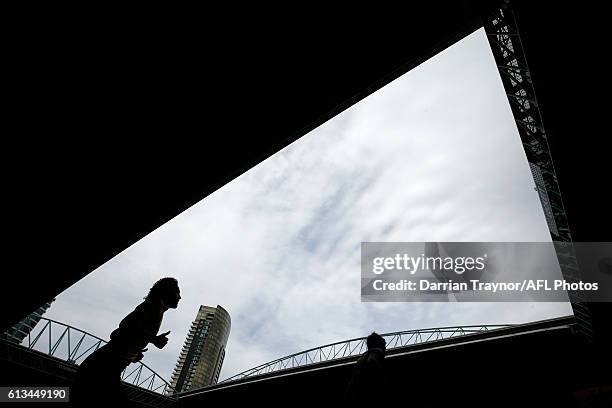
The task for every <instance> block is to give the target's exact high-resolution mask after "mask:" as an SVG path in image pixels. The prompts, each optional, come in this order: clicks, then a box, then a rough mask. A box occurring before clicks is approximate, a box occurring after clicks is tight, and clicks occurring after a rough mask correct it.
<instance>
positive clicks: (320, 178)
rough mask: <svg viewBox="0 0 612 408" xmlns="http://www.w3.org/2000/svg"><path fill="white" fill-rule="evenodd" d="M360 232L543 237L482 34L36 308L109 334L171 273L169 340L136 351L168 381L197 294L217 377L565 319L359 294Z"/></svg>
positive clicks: (503, 306)
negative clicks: (391, 339) (219, 319)
mask: <svg viewBox="0 0 612 408" xmlns="http://www.w3.org/2000/svg"><path fill="white" fill-rule="evenodd" d="M237 120H239V118H237ZM270 120H274V118H273V117H271V118H270ZM203 131H204V130H203ZM234 136H235V137H237V138H238V140H239V138H240V137H253V135H234ZM168 137H172V135H168ZM206 154H207V152H203V156H202V160H208V159H209V157H207V156H206ZM211 154H212V153H211ZM362 241H550V235H549V233H548V229H547V226H546V221H545V219H544V214H543V211H542V208H541V205H540V203H539V199H538V194H537V192H536V191H535V190H534V182H533V179H532V177H531V174H530V171H529V167H528V165H527V160H526V157H525V154H524V152H523V149H522V147H521V143H520V138H519V135H518V132H517V129H516V125H515V124H514V120H513V117H512V113H511V111H510V107H509V104H508V101H507V99H506V97H505V95H504V89H503V86H502V84H501V81H500V79H499V74H498V72H497V69H496V67H495V62H494V60H493V56H492V54H491V51H490V49H489V46H488V43H487V40H486V36H485V33H484V30H482V29H481V30H478V31H476V32H475V33H473V34H472V35H470V36H468V37H466V38H465V39H463V40H462V41H460V42H458V43H457V44H455V45H453V46H452V47H450V48H448V49H447V50H445V51H444V52H442V53H440V54H438V55H437V56H435V57H433V58H432V59H430V60H428V61H427V62H425V63H424V64H422V65H420V66H419V67H417V68H415V69H413V70H412V71H410V72H409V73H407V74H405V75H404V76H402V77H400V78H399V79H397V80H395V81H393V82H392V83H390V84H389V85H387V86H385V87H384V88H382V89H381V90H379V91H378V92H376V93H375V94H373V95H370V96H369V97H367V98H365V99H364V100H362V101H361V102H359V103H357V104H356V105H354V106H353V107H351V108H350V109H348V110H346V111H345V112H343V113H341V114H339V115H338V116H336V117H335V118H333V119H331V120H330V121H328V122H327V123H325V124H323V125H321V126H320V127H318V128H317V129H315V130H313V131H312V132H310V133H309V134H307V135H306V136H304V137H303V138H301V139H300V140H298V141H296V142H294V143H293V144H291V145H290V146H288V147H287V148H285V149H283V150H282V151H280V152H278V153H277V154H275V155H273V156H272V157H270V158H269V159H267V160H266V161H264V162H263V163H261V164H259V165H258V166H256V167H255V168H253V169H251V170H250V171H248V172H246V173H245V174H243V175H241V176H240V177H238V178H237V179H235V180H233V181H232V182H230V183H229V184H227V185H226V186H224V187H222V188H221V189H219V190H217V191H216V192H214V193H213V194H211V195H210V196H208V197H207V198H205V199H204V200H202V201H200V202H199V203H198V204H196V205H194V206H193V207H191V208H190V209H188V210H186V211H185V212H183V213H181V214H180V215H178V216H177V217H175V218H174V219H172V220H171V221H170V222H168V223H166V224H165V225H163V226H162V227H160V228H158V229H157V230H155V231H153V232H152V233H151V234H149V235H148V236H146V237H144V238H143V239H141V240H140V241H138V242H137V243H135V244H134V245H132V246H131V247H129V248H127V249H126V250H125V251H123V252H122V253H120V254H119V255H117V256H116V257H114V258H113V259H111V260H110V261H108V262H107V263H105V264H104V265H102V266H101V267H99V268H98V269H97V270H95V271H94V272H92V273H91V274H89V275H88V276H87V277H86V278H84V279H82V280H81V281H79V282H77V283H76V284H75V285H73V286H72V287H70V288H69V289H68V290H66V291H65V292H64V293H62V294H61V295H60V296H58V298H57V300H56V301H55V303H54V304H53V305H52V307H51V309H50V310H49V312H48V313H47V317H50V318H53V319H56V320H59V321H62V322H64V323H67V324H71V325H73V326H76V327H78V328H81V329H83V330H86V331H88V332H90V333H92V334H95V335H98V336H100V337H102V338H105V339H108V337H109V334H110V332H111V331H112V330H113V329H115V328H116V327H117V325H118V323H119V321H120V320H121V319H122V318H123V317H124V316H125V315H126V314H127V313H129V312H130V311H132V310H133V308H134V307H135V306H136V305H137V304H138V303H140V302H141V301H142V297H143V296H145V295H146V293H147V291H148V289H149V287H150V286H151V285H152V284H153V283H154V282H155V281H156V280H157V279H159V278H161V277H164V276H174V277H176V278H177V279H178V280H179V284H180V286H181V291H182V297H183V299H182V300H181V303H180V304H179V308H178V309H177V310H170V311H168V312H166V314H165V316H164V321H163V323H162V327H161V330H160V332H163V331H167V330H171V331H172V333H171V334H170V336H169V340H170V341H169V342H168V345H167V346H166V347H165V348H164V349H163V350H158V349H156V348H155V347H154V346H152V345H151V346H149V351H148V353H147V354H146V356H145V359H144V360H143V361H144V362H146V363H147V364H148V365H149V366H151V367H152V368H153V369H154V370H156V371H157V372H158V373H159V374H160V375H162V377H165V378H166V379H168V380H169V379H170V376H171V373H172V370H173V368H174V365H175V364H176V359H177V357H178V354H179V351H180V348H181V347H182V344H183V342H184V339H185V336H186V334H187V330H188V328H189V326H190V324H191V322H192V320H193V318H194V317H195V315H196V312H197V310H198V306H199V305H200V304H205V305H212V306H216V305H217V304H219V305H222V306H223V307H224V308H225V309H227V310H228V312H229V313H230V315H231V319H232V328H231V333H230V338H229V342H228V345H227V350H226V358H225V362H224V366H223V370H222V372H221V379H223V378H226V377H229V376H231V375H233V374H236V373H238V372H241V371H243V370H246V369H248V368H251V367H254V366H256V365H258V364H261V363H265V362H267V361H270V360H273V359H275V358H278V357H282V356H284V355H287V354H291V353H294V352H298V351H301V350H304V349H307V348H310V347H315V346H318V345H323V344H326V343H330V342H334V341H340V340H343V339H347V338H352V337H360V336H365V335H367V334H369V333H370V332H371V331H373V330H376V331H378V332H380V333H385V332H390V331H397V330H408V329H417V328H426V327H435V326H446V325H463V324H486V323H488V324H497V323H520V322H528V321H533V320H538V319H544V318H549V317H557V316H564V315H568V314H571V308H570V306H569V305H568V304H565V303H495V304H492V303H362V302H361V301H360V293H361V292H360V276H361V275H360V265H359V262H360V252H359V250H360V243H361V242H362Z"/></svg>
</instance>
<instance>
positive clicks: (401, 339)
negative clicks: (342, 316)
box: [220, 324, 512, 383]
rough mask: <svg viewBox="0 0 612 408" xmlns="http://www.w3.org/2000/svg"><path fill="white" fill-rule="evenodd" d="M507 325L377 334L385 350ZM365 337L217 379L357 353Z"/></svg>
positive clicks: (273, 370)
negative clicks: (384, 343)
mask: <svg viewBox="0 0 612 408" xmlns="http://www.w3.org/2000/svg"><path fill="white" fill-rule="evenodd" d="M508 327H512V325H508V324H506V325H480V326H453V327H437V328H430V329H420V330H406V331H401V332H394V333H386V334H381V336H382V337H383V338H384V339H385V341H386V342H387V350H391V349H395V348H399V347H406V346H411V345H416V344H421V343H428V342H433V341H436V340H445V339H449V338H452V337H458V336H465V335H469V334H477V333H482V332H486V331H489V330H495V329H502V328H508ZM366 339H367V337H360V338H356V339H351V340H344V341H340V342H336V343H331V344H327V345H325V346H320V347H315V348H312V349H309V350H305V351H301V352H299V353H295V354H291V355H289V356H286V357H282V358H279V359H277V360H273V361H270V362H269V363H265V364H261V365H259V366H257V367H254V368H251V369H249V370H246V371H243V372H241V373H239V374H236V375H233V376H231V377H229V378H226V379H225V380H223V381H221V382H220V383H225V382H229V381H235V380H240V379H243V378H247V377H253V376H258V375H263V374H268V373H272V372H275V371H282V370H288V369H292V368H297V367H302V366H306V365H311V364H316V363H321V362H324V361H331V360H337V359H341V358H345V357H351V356H357V355H360V354H362V353H364V352H365V351H366V350H367V345H366Z"/></svg>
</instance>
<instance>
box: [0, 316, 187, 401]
mask: <svg viewBox="0 0 612 408" xmlns="http://www.w3.org/2000/svg"><path fill="white" fill-rule="evenodd" d="M3 337H4V338H5V339H7V340H9V341H11V342H13V343H17V344H19V345H21V346H23V347H27V348H29V349H31V350H36V351H39V352H42V353H45V354H47V355H49V356H52V357H56V358H59V359H62V360H64V361H66V362H67V363H69V364H74V365H79V364H80V363H82V362H83V360H85V359H86V358H87V356H89V355H90V354H91V353H93V352H94V351H96V350H97V349H99V348H100V347H101V346H103V345H104V344H106V343H107V341H105V340H103V339H101V338H100V337H97V336H94V335H93V334H90V333H87V332H85V331H83V330H80V329H77V328H75V327H72V326H70V325H67V324H64V323H61V322H58V321H55V320H52V319H47V318H44V317H43V318H41V319H40V321H39V322H38V324H37V325H36V326H35V327H34V329H32V330H31V331H29V332H28V333H26V332H23V331H21V330H20V329H19V328H13V329H10V330H8V331H7V332H5V333H4V334H3ZM121 380H122V381H124V382H126V383H129V384H132V385H134V386H136V387H139V388H144V389H147V390H149V391H153V392H155V393H158V394H162V395H164V396H166V397H170V398H176V392H175V390H174V389H173V388H172V387H171V386H170V384H168V382H167V381H166V380H164V379H163V378H162V377H161V376H160V375H159V374H157V373H156V372H155V371H153V370H152V369H151V368H150V367H149V366H147V365H146V364H145V363H143V362H141V361H139V362H137V363H135V364H131V365H130V366H128V367H127V368H126V369H125V370H123V372H122V373H121Z"/></svg>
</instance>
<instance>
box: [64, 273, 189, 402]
mask: <svg viewBox="0 0 612 408" xmlns="http://www.w3.org/2000/svg"><path fill="white" fill-rule="evenodd" d="M144 299H145V300H144V302H142V303H141V304H139V305H138V306H137V307H136V309H134V311H132V312H131V313H130V314H128V315H127V316H126V317H125V318H124V319H123V320H121V323H119V328H117V329H116V330H114V331H113V332H112V333H111V335H110V341H109V342H108V343H107V344H105V345H104V346H102V347H100V348H99V349H98V350H96V351H95V352H93V353H92V354H90V355H89V356H88V357H87V358H86V359H85V360H84V361H83V363H81V365H80V366H79V369H78V372H77V377H76V381H75V383H74V386H73V388H72V389H71V391H72V392H71V398H70V399H71V400H72V401H74V402H75V403H76V404H78V405H83V404H85V403H87V402H89V403H91V402H100V401H101V400H102V401H103V402H118V401H123V402H127V396H126V395H125V394H123V392H122V390H121V373H122V372H123V370H124V369H125V368H126V367H127V366H129V365H130V363H136V362H138V361H140V360H141V359H142V357H143V356H144V354H143V353H144V352H145V351H147V349H146V346H147V345H148V344H149V343H153V345H154V346H155V347H157V348H159V349H161V348H163V347H164V346H165V345H166V344H167V343H168V337H167V336H168V334H170V332H169V331H168V332H165V333H162V334H160V335H158V334H157V332H158V330H159V328H160V326H161V322H162V318H163V316H164V312H165V311H166V310H168V309H176V308H177V306H178V302H179V300H180V299H181V294H180V289H179V287H178V282H177V280H176V279H174V278H163V279H160V280H158V281H157V282H155V284H154V285H153V287H152V288H151V289H150V290H149V294H148V295H147V297H145V298H144ZM79 403H80V404H79Z"/></svg>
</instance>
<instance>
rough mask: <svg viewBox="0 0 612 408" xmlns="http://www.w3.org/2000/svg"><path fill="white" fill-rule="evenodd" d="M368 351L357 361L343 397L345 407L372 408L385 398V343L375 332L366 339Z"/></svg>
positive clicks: (386, 386)
mask: <svg viewBox="0 0 612 408" xmlns="http://www.w3.org/2000/svg"><path fill="white" fill-rule="evenodd" d="M366 344H367V346H368V351H366V352H365V353H364V354H363V356H361V357H360V358H359V360H357V362H356V363H355V367H354V368H353V374H352V376H351V379H350V381H349V384H348V387H347V389H346V395H345V400H344V403H345V406H347V407H374V406H376V405H378V404H380V403H381V402H384V401H385V400H386V398H387V396H386V394H385V393H386V392H387V391H388V384H387V375H386V370H385V366H384V359H385V349H386V345H387V342H386V341H385V339H384V338H382V336H381V335H379V334H377V333H376V332H374V333H372V334H370V335H369V336H368V338H367V339H366Z"/></svg>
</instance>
